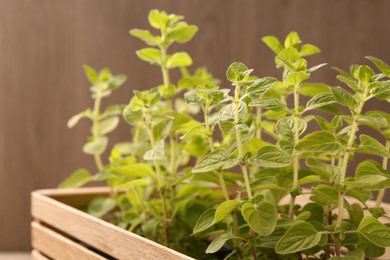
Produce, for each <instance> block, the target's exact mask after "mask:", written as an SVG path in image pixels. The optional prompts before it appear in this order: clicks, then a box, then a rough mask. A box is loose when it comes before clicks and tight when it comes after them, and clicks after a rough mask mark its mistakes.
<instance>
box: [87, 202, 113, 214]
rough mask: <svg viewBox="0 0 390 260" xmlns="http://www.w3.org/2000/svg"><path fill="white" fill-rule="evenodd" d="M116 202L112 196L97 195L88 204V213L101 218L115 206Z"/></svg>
mask: <svg viewBox="0 0 390 260" xmlns="http://www.w3.org/2000/svg"><path fill="white" fill-rule="evenodd" d="M115 205H116V202H115V199H113V198H105V197H97V198H95V199H93V200H92V201H91V202H90V203H89V205H88V213H89V214H91V215H92V216H94V217H97V218H101V217H103V216H104V215H106V214H107V213H109V212H110V211H111V210H113V209H114V208H115Z"/></svg>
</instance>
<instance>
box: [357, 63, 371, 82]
mask: <svg viewBox="0 0 390 260" xmlns="http://www.w3.org/2000/svg"><path fill="white" fill-rule="evenodd" d="M357 74H358V78H359V80H360V82H362V83H363V84H368V83H370V82H371V81H372V80H373V77H374V75H375V73H374V71H373V70H372V69H371V68H370V67H368V66H365V65H361V66H359V68H358V71H357Z"/></svg>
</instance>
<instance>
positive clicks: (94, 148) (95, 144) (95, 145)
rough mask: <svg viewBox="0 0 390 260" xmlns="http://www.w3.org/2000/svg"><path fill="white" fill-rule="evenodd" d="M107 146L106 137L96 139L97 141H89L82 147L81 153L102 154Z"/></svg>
mask: <svg viewBox="0 0 390 260" xmlns="http://www.w3.org/2000/svg"><path fill="white" fill-rule="evenodd" d="M107 144H108V138H107V137H106V136H101V137H98V138H97V139H95V140H93V141H90V142H88V143H86V144H84V146H83V151H84V153H86V154H97V155H99V154H102V153H103V152H104V151H105V150H106V148H107Z"/></svg>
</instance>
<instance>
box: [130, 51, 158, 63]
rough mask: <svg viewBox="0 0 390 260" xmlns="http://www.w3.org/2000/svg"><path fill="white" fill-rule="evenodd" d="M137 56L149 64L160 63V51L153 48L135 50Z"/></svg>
mask: <svg viewBox="0 0 390 260" xmlns="http://www.w3.org/2000/svg"><path fill="white" fill-rule="evenodd" d="M136 54H137V56H138V57H139V58H140V59H141V60H144V61H147V62H149V63H150V64H158V65H160V64H161V56H162V54H161V51H160V50H157V49H155V48H144V49H141V50H139V51H137V52H136Z"/></svg>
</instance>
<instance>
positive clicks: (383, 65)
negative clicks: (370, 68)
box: [366, 56, 390, 77]
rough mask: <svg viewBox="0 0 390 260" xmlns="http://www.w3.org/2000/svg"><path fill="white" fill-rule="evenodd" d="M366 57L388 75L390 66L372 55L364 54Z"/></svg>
mask: <svg viewBox="0 0 390 260" xmlns="http://www.w3.org/2000/svg"><path fill="white" fill-rule="evenodd" d="M366 58H367V59H369V60H370V61H371V62H373V63H374V64H375V66H376V67H377V68H378V69H379V70H380V71H381V72H382V73H383V74H384V75H386V76H387V77H390V66H389V65H387V64H386V63H384V62H383V61H381V60H380V59H378V58H375V57H372V56H366Z"/></svg>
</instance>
